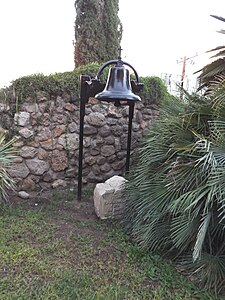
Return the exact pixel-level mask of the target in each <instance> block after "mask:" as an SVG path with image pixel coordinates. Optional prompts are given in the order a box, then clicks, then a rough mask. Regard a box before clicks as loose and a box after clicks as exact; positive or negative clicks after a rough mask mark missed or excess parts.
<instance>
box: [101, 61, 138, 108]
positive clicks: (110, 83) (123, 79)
mask: <svg viewBox="0 0 225 300" xmlns="http://www.w3.org/2000/svg"><path fill="white" fill-rule="evenodd" d="M95 98H96V99H98V100H100V101H107V102H115V105H116V106H119V105H120V100H125V101H141V98H140V97H139V96H137V95H135V94H134V93H133V92H132V88H131V82H130V75H129V70H128V69H126V68H124V67H123V66H115V67H112V68H110V70H109V75H108V79H107V82H106V85H105V88H104V90H103V91H102V92H100V93H98V94H97V95H95Z"/></svg>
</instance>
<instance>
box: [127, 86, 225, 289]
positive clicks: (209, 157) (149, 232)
mask: <svg viewBox="0 0 225 300" xmlns="http://www.w3.org/2000/svg"><path fill="white" fill-rule="evenodd" d="M221 91H222V89H220V90H215V93H214V94H211V95H208V96H207V97H206V96H199V95H189V94H188V93H186V99H184V101H182V100H181V99H175V98H173V100H172V103H164V105H163V107H162V109H161V116H160V118H159V119H158V121H157V122H156V124H155V126H154V128H152V130H151V131H150V133H149V135H148V136H147V138H146V139H145V141H144V142H143V145H142V147H141V149H140V153H139V154H140V155H139V162H138V165H137V166H135V168H134V170H133V171H132V170H131V173H130V178H129V181H128V183H127V184H126V187H125V198H126V208H125V214H124V226H125V229H126V230H127V232H128V233H129V234H130V235H131V236H132V238H133V239H134V240H135V241H137V242H138V243H139V245H140V246H142V247H145V248H148V249H150V250H152V251H159V252H160V253H164V254H173V255H175V256H176V257H177V258H179V259H181V258H182V260H183V262H184V263H188V265H191V267H192V268H193V270H194V272H195V273H196V277H198V276H200V275H199V274H201V276H203V275H202V274H203V273H204V278H205V280H202V281H201V283H202V284H203V285H204V286H205V287H206V288H208V289H216V291H218V290H219V288H220V287H221V286H222V283H223V284H225V269H224V266H225V256H224V253H225V134H224V133H225V118H223V112H222V110H221V109H218V108H217V106H215V103H214V102H215V101H216V102H217V104H220V107H223V106H224V105H225V98H224V96H223V95H222V94H221ZM220 113H221V114H220ZM190 257H191V258H192V259H191V262H190ZM206 257H208V261H207V263H205V261H206ZM209 257H210V258H212V260H211V261H209ZM213 261H217V262H218V263H217V264H216V265H217V267H218V269H217V270H216V271H215V272H214V268H215V265H213V264H212V262H213ZM211 264H212V265H211ZM210 268H211V269H210ZM211 272H214V273H213V274H211Z"/></svg>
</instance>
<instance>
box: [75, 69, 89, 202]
mask: <svg viewBox="0 0 225 300" xmlns="http://www.w3.org/2000/svg"><path fill="white" fill-rule="evenodd" d="M87 80H90V77H89V76H86V75H81V76H80V131H79V165H78V187H77V200H78V201H81V194H82V167H83V140H84V116H85V103H86V102H87V101H88V84H87V82H86V81H87Z"/></svg>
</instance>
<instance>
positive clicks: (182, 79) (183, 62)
mask: <svg viewBox="0 0 225 300" xmlns="http://www.w3.org/2000/svg"><path fill="white" fill-rule="evenodd" d="M196 56H198V54H197V53H196V54H195V55H194V56H191V57H186V56H184V57H183V58H181V60H180V61H177V63H178V64H179V63H182V64H183V66H182V73H181V82H180V99H183V94H184V92H183V91H184V78H185V73H186V64H187V61H188V60H189V59H192V58H194V57H196ZM191 62H192V64H193V63H194V62H193V60H192V61H191Z"/></svg>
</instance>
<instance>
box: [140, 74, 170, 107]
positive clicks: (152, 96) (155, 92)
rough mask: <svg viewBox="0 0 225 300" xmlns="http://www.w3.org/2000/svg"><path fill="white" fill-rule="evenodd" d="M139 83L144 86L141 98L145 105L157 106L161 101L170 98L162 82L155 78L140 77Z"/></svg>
mask: <svg viewBox="0 0 225 300" xmlns="http://www.w3.org/2000/svg"><path fill="white" fill-rule="evenodd" d="M140 82H142V83H143V84H144V88H143V91H141V92H140V96H141V98H142V99H143V100H144V102H145V103H150V104H157V105H159V104H160V103H161V102H162V101H164V100H166V99H167V98H168V97H170V95H169V93H168V91H167V87H166V86H165V84H164V82H163V80H162V79H161V78H159V77H155V76H152V77H150V76H147V77H140Z"/></svg>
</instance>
